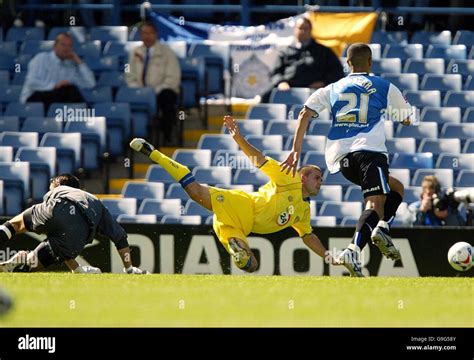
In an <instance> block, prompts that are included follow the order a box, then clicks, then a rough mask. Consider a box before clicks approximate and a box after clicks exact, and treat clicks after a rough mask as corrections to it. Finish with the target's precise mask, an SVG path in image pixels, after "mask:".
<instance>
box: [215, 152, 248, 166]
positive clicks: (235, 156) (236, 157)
mask: <svg viewBox="0 0 474 360" xmlns="http://www.w3.org/2000/svg"><path fill="white" fill-rule="evenodd" d="M212 166H230V167H231V168H233V169H242V168H243V169H251V168H254V165H253V164H252V162H251V161H250V159H249V158H248V157H247V155H245V154H244V152H243V151H240V150H217V152H216V154H215V155H214V158H213V159H212Z"/></svg>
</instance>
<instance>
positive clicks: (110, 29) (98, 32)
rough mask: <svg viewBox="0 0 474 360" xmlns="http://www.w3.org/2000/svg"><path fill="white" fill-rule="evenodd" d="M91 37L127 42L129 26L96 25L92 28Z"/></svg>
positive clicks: (92, 38) (104, 40)
mask: <svg viewBox="0 0 474 360" xmlns="http://www.w3.org/2000/svg"><path fill="white" fill-rule="evenodd" d="M89 38H90V39H91V40H99V41H103V42H107V41H119V42H122V43H125V42H127V40H128V28H127V27H126V26H96V27H93V28H91V29H90V33H89Z"/></svg>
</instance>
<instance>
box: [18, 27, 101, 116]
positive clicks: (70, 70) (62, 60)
mask: <svg viewBox="0 0 474 360" xmlns="http://www.w3.org/2000/svg"><path fill="white" fill-rule="evenodd" d="M94 86H95V78H94V74H93V72H92V71H91V70H90V69H89V67H88V66H87V65H86V64H85V63H84V62H83V61H82V60H81V59H80V58H79V56H77V54H76V53H75V52H74V49H73V38H72V36H71V35H69V34H67V33H61V34H58V36H56V40H55V41H54V48H53V50H52V51H48V52H41V53H39V54H37V55H36V56H35V57H34V58H33V59H31V61H30V63H29V64H28V73H27V74H26V79H25V84H24V85H23V89H22V91H21V95H20V101H21V102H23V103H24V102H42V103H44V104H45V107H46V108H48V106H49V105H50V104H51V103H53V102H66V103H68V102H69V103H75V102H84V98H83V97H82V94H81V92H80V91H79V88H86V89H87V88H92V87H94Z"/></svg>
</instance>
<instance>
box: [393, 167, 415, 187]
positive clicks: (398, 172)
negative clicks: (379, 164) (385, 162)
mask: <svg viewBox="0 0 474 360" xmlns="http://www.w3.org/2000/svg"><path fill="white" fill-rule="evenodd" d="M389 176H391V177H393V178H395V179H397V180H398V181H400V182H401V183H402V184H403V186H409V185H410V170H408V169H395V168H391V169H390V171H389Z"/></svg>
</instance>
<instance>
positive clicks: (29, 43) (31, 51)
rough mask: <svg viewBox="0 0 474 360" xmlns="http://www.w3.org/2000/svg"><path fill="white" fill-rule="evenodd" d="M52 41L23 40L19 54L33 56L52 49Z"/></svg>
mask: <svg viewBox="0 0 474 360" xmlns="http://www.w3.org/2000/svg"><path fill="white" fill-rule="evenodd" d="M53 46H54V41H48V40H25V41H23V42H22V43H21V46H20V54H28V55H33V56H35V55H36V54H38V53H40V52H43V51H51V50H53Z"/></svg>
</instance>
